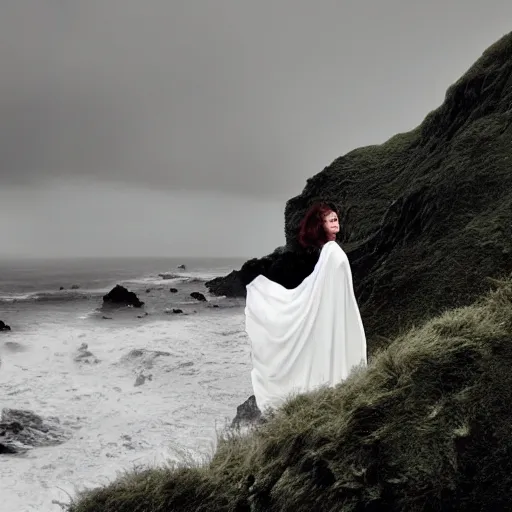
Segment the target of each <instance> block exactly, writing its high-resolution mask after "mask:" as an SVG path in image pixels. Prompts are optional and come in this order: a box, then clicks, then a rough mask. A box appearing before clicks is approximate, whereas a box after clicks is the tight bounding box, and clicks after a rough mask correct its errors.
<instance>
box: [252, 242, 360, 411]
mask: <svg viewBox="0 0 512 512" xmlns="http://www.w3.org/2000/svg"><path fill="white" fill-rule="evenodd" d="M245 316H246V332H247V334H248V336H249V339H250V341H251V345H252V363H253V370H252V372H251V380H252V386H253V389H254V395H255V397H256V403H257V405H258V407H259V409H260V410H262V411H264V410H265V409H267V408H268V407H270V408H275V407H279V405H281V404H282V403H283V402H284V401H285V400H286V399H287V398H289V397H290V396H292V395H296V394H299V393H305V392H308V391H311V390H313V389H316V388H318V387H320V386H326V385H327V386H335V385H336V384H338V383H340V382H342V381H343V380H345V379H346V378H347V377H348V375H349V374H350V372H351V370H353V369H354V368H355V367H357V366H360V365H366V363H367V358H366V336H365V332H364V328H363V323H362V321H361V315H360V313H359V308H358V305H357V302H356V298H355V295H354V288H353V284H352V272H351V270H350V264H349V261H348V258H347V255H346V254H345V252H344V251H343V249H342V248H341V247H340V246H339V245H338V244H337V243H336V242H328V243H326V244H325V245H324V246H323V247H322V251H321V253H320V257H319V259H318V262H317V264H316V266H315V268H314V270H313V272H312V273H311V274H310V275H309V276H307V277H306V278H305V279H304V281H302V283H301V284H300V285H299V286H297V287H296V288H293V289H291V290H288V289H286V288H284V287H283V286H281V285H280V284H278V283H275V282H274V281H271V280H270V279H268V278H266V277H264V276H262V275H259V276H258V277H256V278H255V279H254V280H253V281H252V282H251V283H249V284H248V285H247V299H246V307H245Z"/></svg>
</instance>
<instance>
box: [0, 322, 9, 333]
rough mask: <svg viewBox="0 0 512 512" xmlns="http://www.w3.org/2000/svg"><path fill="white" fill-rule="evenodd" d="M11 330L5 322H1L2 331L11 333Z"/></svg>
mask: <svg viewBox="0 0 512 512" xmlns="http://www.w3.org/2000/svg"><path fill="white" fill-rule="evenodd" d="M10 330H11V328H10V326H8V325H7V324H6V323H5V322H3V321H2V320H0V331H10Z"/></svg>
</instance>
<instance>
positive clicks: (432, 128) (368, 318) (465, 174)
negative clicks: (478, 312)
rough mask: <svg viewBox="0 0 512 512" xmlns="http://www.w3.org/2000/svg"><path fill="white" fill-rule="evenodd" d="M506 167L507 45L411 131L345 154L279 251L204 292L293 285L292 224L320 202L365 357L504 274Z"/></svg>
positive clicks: (304, 267) (511, 115)
mask: <svg viewBox="0 0 512 512" xmlns="http://www.w3.org/2000/svg"><path fill="white" fill-rule="evenodd" d="M511 164H512V33H511V34H508V35H506V36H505V37H503V38H502V39H501V40H499V41H498V42H497V43H495V44H494V45H493V46H491V47H490V48H489V49H488V50H487V51H486V52H485V53H484V54H483V55H482V57H481V58H480V59H479V60H478V61H477V62H476V63H475V64H474V65H473V66H472V67H471V68H470V70H469V71H468V72H467V73H466V74H465V75H464V76H463V77H462V78H461V79H460V80H459V81H458V82H457V83H455V84H454V85H453V86H451V87H450V88H449V90H448V92H447V94H446V98H445V101H444V103H443V104H442V105H441V106H440V107H439V108H438V109H437V110H435V111H433V112H431V113H430V114H429V115H428V116H427V117H426V119H425V120H424V122H423V123H422V124H421V125H420V126H419V127H418V128H416V129H415V130H413V131H411V132H409V133H405V134H399V135H396V136H394V137H392V138H391V139H390V140H389V141H387V142H386V143H384V144H382V145H379V146H370V147H365V148H360V149H357V150H354V151H352V152H350V153H348V154H347V155H345V156H343V157H340V158H338V159H337V160H335V161H334V162H333V163H332V164H331V165H329V166H328V167H326V168H325V169H324V170H323V171H322V172H320V173H319V174H317V175H315V176H314V177H312V178H310V179H309V180H308V181H307V184H306V187H305V188H304V190H303V192H302V193H301V194H300V195H299V196H297V197H294V198H292V199H290V200H289V201H288V202H287V205H286V209H285V233H286V243H287V249H288V251H286V252H284V253H283V251H279V252H277V253H275V254H272V255H269V256H267V257H266V258H263V259H260V260H250V261H249V262H247V263H246V264H245V265H244V266H243V267H242V269H241V270H240V271H239V272H235V273H233V274H232V275H230V276H227V277H226V278H220V279H217V280H213V281H211V282H210V283H209V284H208V286H209V287H210V290H211V291H212V292H213V293H218V294H228V295H229V294H235V295H243V294H244V293H245V285H246V284H247V283H248V282H250V280H251V279H253V278H254V277H255V276H256V275H257V274H258V273H260V272H261V273H263V274H264V275H267V276H268V277H269V278H271V279H274V280H276V281H277V282H281V283H282V284H284V285H286V286H288V287H292V286H294V285H296V284H298V282H300V280H301V279H303V278H304V277H305V276H306V275H307V274H308V272H310V271H311V270H312V267H313V266H314V262H313V263H312V262H311V261H305V260H304V257H303V255H298V254H299V253H300V251H299V252H297V246H296V242H295V240H296V235H297V229H298V223H299V222H300V219H301V218H302V216H303V214H304V212H305V210H306V208H307V207H308V206H309V205H310V204H311V203H312V202H313V201H315V200H317V199H321V200H330V201H331V202H334V203H335V204H337V205H338V207H339V211H340V218H341V221H342V230H341V233H340V242H341V244H342V246H343V247H344V249H345V250H346V252H347V253H348V256H349V259H350V261H351V264H352V267H353V273H354V284H355V288H356V294H357V297H358V301H359V304H360V307H361V312H362V315H363V320H364V323H365V327H366V329H367V331H368V336H369V339H370V340H372V341H373V343H372V344H371V346H372V347H373V348H375V347H376V346H377V344H378V341H377V340H379V339H380V340H381V341H382V338H381V337H382V336H392V335H394V334H396V333H398V332H401V330H403V329H406V328H408V327H409V326H411V325H413V324H414V323H417V322H421V321H423V320H424V319H426V318H429V317H431V316H432V315H435V314H438V313H440V312H441V311H443V310H444V309H446V308H449V307H454V306H461V305H465V304H469V303H470V302H471V301H472V300H473V299H474V298H475V297H477V296H478V295H480V294H481V293H482V292H483V291H484V290H485V289H486V287H487V284H486V277H488V276H493V277H495V276H500V275H504V274H506V273H507V272H509V271H511V270H512V168H511ZM284 260H286V262H285V263H281V261H284ZM293 262H296V263H293ZM297 262H298V263H297ZM290 265H292V266H293V265H295V267H298V268H299V271H292V272H290V271H288V270H287V269H288V268H289V267H290ZM290 275H291V276H292V277H290ZM283 276H284V277H283ZM293 276H295V278H294V277H293Z"/></svg>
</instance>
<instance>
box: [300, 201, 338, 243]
mask: <svg viewBox="0 0 512 512" xmlns="http://www.w3.org/2000/svg"><path fill="white" fill-rule="evenodd" d="M339 230H340V225H339V220H338V214H337V213H336V211H335V209H334V208H333V207H332V206H329V205H328V204H326V203H315V204H313V205H312V206H311V207H310V208H309V210H308V211H307V212H306V215H304V218H303V219H302V221H301V223H300V228H299V243H300V245H302V247H322V245H324V244H325V243H327V242H329V241H330V240H336V235H337V233H338V232H339Z"/></svg>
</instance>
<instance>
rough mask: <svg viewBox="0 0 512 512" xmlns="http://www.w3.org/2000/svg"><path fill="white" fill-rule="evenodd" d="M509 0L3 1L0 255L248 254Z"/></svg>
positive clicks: (429, 92) (418, 105)
mask: <svg viewBox="0 0 512 512" xmlns="http://www.w3.org/2000/svg"><path fill="white" fill-rule="evenodd" d="M510 20H512V2H511V1H510V0H486V1H485V2H483V1H480V0H479V1H477V0H431V1H429V2H426V1H420V0H345V1H344V0H314V1H313V0H258V1H249V0H144V1H141V0H3V1H2V2H1V3H0V63H1V74H0V236H1V240H2V243H1V245H0V256H33V257H38V256H44V257H48V256H75V255H83V256H94V255H98V256H103V255H106V256H118V255H162V256H163V255H169V256H173V255H176V256H187V255H190V256H201V255H205V256H212V255H220V256H259V255H263V254H265V253H268V252H270V251H271V250H272V249H273V248H274V247H276V246H277V245H281V244H282V243H283V210H284V203H285V201H286V199H288V198H289V197H291V196H293V195H295V194H297V193H300V191H301V190H302V188H303V186H304V184H305V180H306V179H307V178H308V177H309V176H312V175H314V174H316V173H317V172H319V171H320V170H322V168H323V167H325V166H326V165H328V164H329V163H330V162H331V161H332V160H333V159H334V158H336V157H337V156H339V155H341V154H344V153H346V152H347V151H349V150H351V149H353V148H355V147H359V146H363V145H367V144H373V143H379V142H383V141H384V140H386V139H387V138H389V137H390V136H392V135H393V134H395V133H397V132H401V131H406V130H409V129H411V128H413V127H415V126H416V125H417V124H419V123H420V122H421V120H422V119H423V118H424V116H425V115H426V114H427V113H428V112H429V111H430V110H432V109H433V108H435V107H437V106H438V105H439V104H440V103H441V102H442V100H443V98H444V94H445V91H446V89H447V87H448V86H449V85H450V84H451V83H453V82H454V81H455V80H457V79H458V78H459V77H460V75H461V74H462V73H464V71H465V70H466V69H467V68H468V67H469V66H470V65H471V64H472V63H473V62H474V61H475V60H476V59H477V58H478V57H479V56H480V55H481V53H482V52H483V51H484V50H485V49H486V48H487V47H488V46H489V45H490V44H492V43H493V42H494V41H496V40H497V39H499V38H500V37H501V36H502V35H504V34H505V33H507V32H508V31H510V30H512V23H510Z"/></svg>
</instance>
